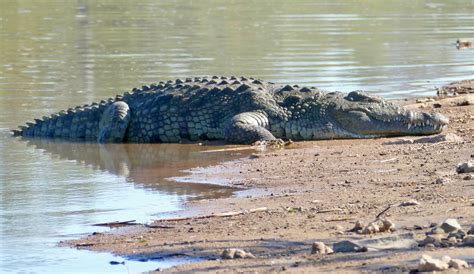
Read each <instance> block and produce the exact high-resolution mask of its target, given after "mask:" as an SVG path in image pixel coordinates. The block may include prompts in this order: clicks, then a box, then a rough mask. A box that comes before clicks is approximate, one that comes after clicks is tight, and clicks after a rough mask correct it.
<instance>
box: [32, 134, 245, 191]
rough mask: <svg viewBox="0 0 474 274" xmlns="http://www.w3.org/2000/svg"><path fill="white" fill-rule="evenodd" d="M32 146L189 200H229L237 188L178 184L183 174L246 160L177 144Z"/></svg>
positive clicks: (50, 142) (54, 143)
mask: <svg viewBox="0 0 474 274" xmlns="http://www.w3.org/2000/svg"><path fill="white" fill-rule="evenodd" d="M27 144H28V145H29V146H34V147H36V148H37V149H40V150H43V151H44V152H45V153H46V154H50V155H51V156H52V157H59V158H60V159H63V160H73V161H76V162H77V163H81V164H83V165H85V166H89V167H92V168H94V169H99V170H102V171H107V172H109V173H111V174H114V175H118V176H123V177H126V178H127V181H129V182H133V183H134V184H135V185H137V186H141V187H144V188H148V189H152V190H156V191H160V192H164V193H166V194H171V195H185V196H187V197H188V199H189V200H193V199H216V198H222V197H229V196H231V195H232V194H233V193H234V192H235V190H236V189H235V188H231V187H225V186H220V185H214V184H203V183H185V182H175V181H172V180H169V179H167V178H170V177H175V176H183V173H182V172H180V171H182V170H186V169H190V168H193V167H197V166H203V165H205V166H206V165H215V164H218V163H219V162H221V161H226V160H234V159H236V158H239V157H242V155H236V154H235V153H232V154H231V153H228V152H227V153H202V152H201V151H202V150H203V147H201V146H197V145H177V144H106V145H99V144H95V143H79V142H64V141H63V142H61V141H58V140H49V139H29V140H27Z"/></svg>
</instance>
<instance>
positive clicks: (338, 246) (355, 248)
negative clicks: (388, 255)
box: [332, 233, 418, 252]
mask: <svg viewBox="0 0 474 274" xmlns="http://www.w3.org/2000/svg"><path fill="white" fill-rule="evenodd" d="M413 237H414V235H413V233H404V234H398V235H391V236H383V237H374V238H371V239H364V240H351V241H348V240H345V241H341V242H337V243H335V244H333V248H332V249H333V250H334V252H366V251H373V250H388V249H412V248H415V247H417V246H418V243H417V242H416V241H415V240H414V239H413Z"/></svg>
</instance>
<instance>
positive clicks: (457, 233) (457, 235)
mask: <svg viewBox="0 0 474 274" xmlns="http://www.w3.org/2000/svg"><path fill="white" fill-rule="evenodd" d="M450 237H454V238H456V239H462V238H464V237H466V232H464V231H463V230H462V229H459V230H457V231H453V232H451V233H449V235H448V238H450Z"/></svg>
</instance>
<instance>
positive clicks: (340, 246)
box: [332, 241, 367, 252]
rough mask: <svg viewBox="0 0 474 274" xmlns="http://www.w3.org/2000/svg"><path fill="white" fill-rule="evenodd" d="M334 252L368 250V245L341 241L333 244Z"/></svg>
mask: <svg viewBox="0 0 474 274" xmlns="http://www.w3.org/2000/svg"><path fill="white" fill-rule="evenodd" d="M332 249H333V251H334V252H366V251H367V247H364V246H360V245H358V244H357V243H354V242H352V241H341V242H337V243H335V244H333V246H332Z"/></svg>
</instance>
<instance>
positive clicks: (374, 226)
mask: <svg viewBox="0 0 474 274" xmlns="http://www.w3.org/2000/svg"><path fill="white" fill-rule="evenodd" d="M392 231H395V224H394V223H393V222H391V221H390V220H387V219H383V220H377V221H375V222H371V223H369V224H368V225H367V226H365V227H364V228H362V230H359V232H358V233H360V234H375V233H378V232H392Z"/></svg>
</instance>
